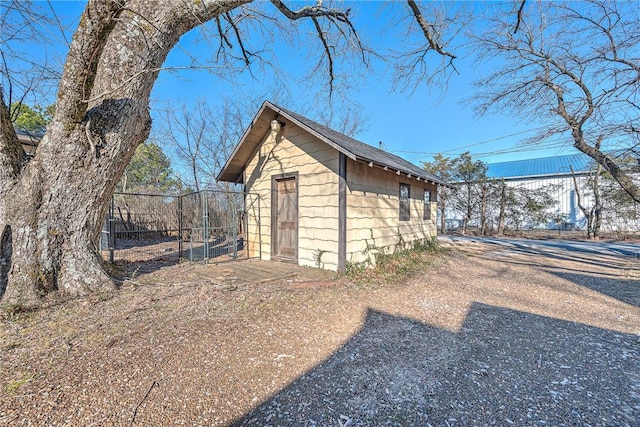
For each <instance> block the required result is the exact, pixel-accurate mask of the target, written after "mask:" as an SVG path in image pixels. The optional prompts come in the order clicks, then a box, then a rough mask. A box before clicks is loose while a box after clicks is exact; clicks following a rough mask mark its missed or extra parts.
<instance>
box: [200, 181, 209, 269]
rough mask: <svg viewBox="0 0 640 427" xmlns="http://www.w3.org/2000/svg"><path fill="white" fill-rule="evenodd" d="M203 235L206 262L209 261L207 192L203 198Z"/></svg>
mask: <svg viewBox="0 0 640 427" xmlns="http://www.w3.org/2000/svg"><path fill="white" fill-rule="evenodd" d="M202 227H203V230H202V237H203V239H202V240H204V247H203V255H204V263H205V264H208V263H209V197H208V195H207V192H206V191H205V193H204V198H203V199H202Z"/></svg>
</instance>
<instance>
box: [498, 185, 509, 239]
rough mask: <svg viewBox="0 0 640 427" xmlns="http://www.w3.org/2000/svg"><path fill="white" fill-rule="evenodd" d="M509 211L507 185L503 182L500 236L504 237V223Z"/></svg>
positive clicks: (499, 222) (499, 216)
mask: <svg viewBox="0 0 640 427" xmlns="http://www.w3.org/2000/svg"><path fill="white" fill-rule="evenodd" d="M506 210H507V184H505V183H504V180H503V181H502V192H501V193H500V213H499V214H498V236H504V222H505V214H506Z"/></svg>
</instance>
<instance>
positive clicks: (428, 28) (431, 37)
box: [407, 0, 456, 69]
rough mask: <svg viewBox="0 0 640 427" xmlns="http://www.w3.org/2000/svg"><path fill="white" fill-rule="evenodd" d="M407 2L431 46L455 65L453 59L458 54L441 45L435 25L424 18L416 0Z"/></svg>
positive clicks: (450, 63)
mask: <svg viewBox="0 0 640 427" xmlns="http://www.w3.org/2000/svg"><path fill="white" fill-rule="evenodd" d="M407 3H408V4H409V7H410V8H411V12H413V16H415V18H416V21H417V22H418V25H420V28H421V29H422V33H423V34H424V36H425V38H426V39H427V42H428V43H429V47H430V48H431V49H433V50H435V51H436V52H437V53H439V54H440V55H442V56H446V57H448V58H449V65H451V66H453V60H454V59H456V56H455V55H454V54H453V53H451V52H447V51H446V50H445V49H444V47H442V46H441V45H440V43H439V42H438V40H437V39H438V33H437V32H436V31H435V30H434V28H433V26H432V25H431V24H429V23H428V22H427V20H426V19H424V16H423V15H422V12H420V9H419V8H418V5H417V4H416V2H415V1H414V0H407ZM454 69H455V67H454Z"/></svg>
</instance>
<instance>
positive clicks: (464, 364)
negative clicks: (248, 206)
mask: <svg viewBox="0 0 640 427" xmlns="http://www.w3.org/2000/svg"><path fill="white" fill-rule="evenodd" d="M451 245H452V246H454V247H455V249H452V250H450V251H449V252H448V253H446V254H444V255H439V256H435V257H434V256H429V257H426V258H425V264H426V265H428V267H426V268H425V271H424V272H423V273H421V274H420V275H419V276H418V277H414V278H413V279H411V280H407V281H404V282H402V283H399V284H385V283H378V284H374V285H372V284H369V285H362V284H353V283H350V282H348V281H346V280H344V279H341V280H338V281H326V280H325V281H322V282H309V281H308V279H304V277H303V274H302V273H301V275H300V278H299V280H298V279H295V278H294V279H288V280H280V281H274V282H270V283H262V284H260V285H255V286H246V287H233V288H229V287H217V286H213V285H212V284H211V283H202V279H201V278H202V277H203V274H200V275H198V274H197V273H198V270H199V269H203V271H205V270H206V269H207V268H208V267H207V266H199V265H198V266H194V265H188V266H178V267H174V268H172V269H166V270H161V271H158V272H155V273H152V274H149V275H145V276H142V277H140V278H138V279H137V280H136V281H135V283H129V284H128V285H127V286H125V287H124V288H123V289H122V290H121V292H120V293H119V294H118V295H117V296H116V297H114V298H111V299H108V300H104V301H101V300H74V301H67V302H64V303H61V304H58V305H53V306H51V307H50V308H47V309H44V310H41V311H38V312H36V313H30V314H28V315H22V316H21V317H18V318H15V319H5V320H3V321H2V323H1V324H0V387H2V388H1V389H0V425H83V426H87V425H256V426H267V425H272V426H314V425H318V426H320V425H328V426H343V427H344V426H347V425H349V426H378V425H398V426H407V425H416V426H428V425H432V426H460V425H500V426H503V425H518V426H522V425H540V426H544V425H547V426H548V425H553V426H557V425H592V426H599V425H600V426H612V425H615V426H625V425H628V426H639V425H640V421H639V420H640V282H639V274H638V271H640V265H637V261H636V260H634V259H633V258H628V259H627V258H625V257H621V256H607V255H603V256H598V257H594V256H593V255H590V254H582V255H576V256H573V257H554V256H544V255H539V254H530V253H525V252H518V251H511V250H509V249H508V248H507V249H504V248H499V247H498V248H496V247H495V246H492V245H485V244H479V243H470V242H464V243H457V244H456V243H452V244H451ZM205 272H206V271H205ZM201 273H202V272H201ZM199 278H200V279H199Z"/></svg>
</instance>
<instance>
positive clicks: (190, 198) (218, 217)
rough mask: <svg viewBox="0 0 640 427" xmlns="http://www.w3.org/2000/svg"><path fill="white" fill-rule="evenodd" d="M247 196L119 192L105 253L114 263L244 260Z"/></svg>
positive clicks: (105, 232) (102, 244)
mask: <svg viewBox="0 0 640 427" xmlns="http://www.w3.org/2000/svg"><path fill="white" fill-rule="evenodd" d="M243 203H244V195H243V193H240V192H224V191H212V190H207V191H201V192H199V193H191V194H186V195H181V196H175V195H161V194H140V193H115V194H114V196H113V198H112V202H111V206H110V209H109V213H108V215H107V218H106V219H105V223H104V227H103V231H102V236H101V239H100V250H101V253H102V256H103V257H104V258H105V260H108V261H109V262H111V263H122V262H127V263H139V264H153V263H162V264H163V265H171V264H177V263H178V262H180V260H181V259H187V260H190V261H202V262H209V261H212V260H213V261H222V260H228V259H237V258H238V257H241V256H245V253H244V252H245V251H244V246H245V242H246V240H245V235H244V230H245V224H244V219H245V214H244V207H243Z"/></svg>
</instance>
